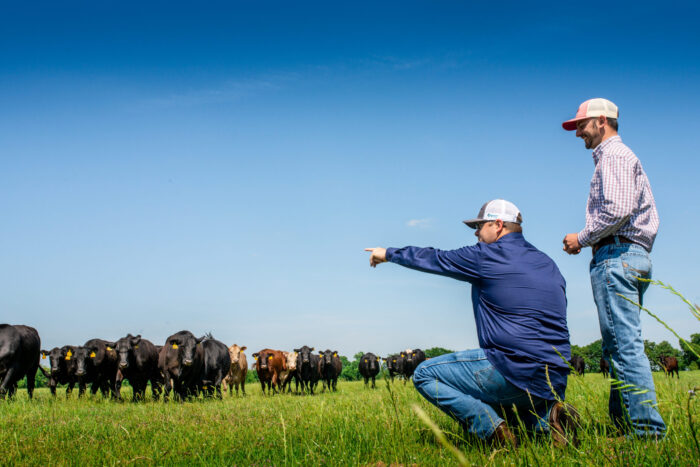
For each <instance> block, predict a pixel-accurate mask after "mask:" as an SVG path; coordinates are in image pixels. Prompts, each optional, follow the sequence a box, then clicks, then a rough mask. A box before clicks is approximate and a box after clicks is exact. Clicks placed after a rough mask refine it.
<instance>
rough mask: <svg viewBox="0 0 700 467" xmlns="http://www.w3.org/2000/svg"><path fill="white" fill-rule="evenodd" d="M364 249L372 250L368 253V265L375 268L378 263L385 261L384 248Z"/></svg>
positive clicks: (366, 249)
mask: <svg viewBox="0 0 700 467" xmlns="http://www.w3.org/2000/svg"><path fill="white" fill-rule="evenodd" d="M365 251H371V252H372V254H371V255H369V265H370V266H372V267H373V268H376V267H377V264H379V263H386V248H379V247H377V248H365Z"/></svg>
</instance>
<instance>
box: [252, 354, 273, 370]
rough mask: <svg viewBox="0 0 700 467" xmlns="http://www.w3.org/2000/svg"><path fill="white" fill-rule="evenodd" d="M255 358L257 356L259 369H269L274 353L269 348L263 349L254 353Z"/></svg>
mask: <svg viewBox="0 0 700 467" xmlns="http://www.w3.org/2000/svg"><path fill="white" fill-rule="evenodd" d="M253 358H255V361H256V363H257V366H258V370H267V369H268V368H269V367H270V364H271V363H272V359H273V358H274V354H273V353H272V352H270V351H268V350H263V351H261V352H258V353H254V354H253Z"/></svg>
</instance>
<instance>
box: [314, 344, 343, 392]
mask: <svg viewBox="0 0 700 467" xmlns="http://www.w3.org/2000/svg"><path fill="white" fill-rule="evenodd" d="M319 354H320V355H319V357H321V363H320V365H319V370H320V373H321V381H322V382H323V391H324V392H325V390H326V386H327V387H328V389H332V390H333V391H337V390H338V377H339V376H340V373H341V371H343V362H341V361H340V357H339V356H338V351H337V350H334V351H332V352H331V351H330V350H328V349H327V350H325V351H323V352H319Z"/></svg>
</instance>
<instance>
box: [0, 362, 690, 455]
mask: <svg viewBox="0 0 700 467" xmlns="http://www.w3.org/2000/svg"><path fill="white" fill-rule="evenodd" d="M654 377H655V380H656V384H657V392H658V396H659V400H660V411H661V414H662V415H663V417H664V419H665V421H666V423H667V424H668V425H669V431H668V435H667V437H666V439H665V440H664V441H662V442H658V443H656V442H648V441H640V440H625V439H620V438H616V434H615V433H614V432H613V431H612V428H611V425H610V424H609V422H608V417H607V395H608V387H609V383H608V382H607V381H605V380H604V379H603V377H602V376H601V375H600V374H589V375H586V376H585V377H583V378H582V377H570V378H569V388H568V391H567V395H568V400H569V402H571V403H572V404H574V406H575V407H577V408H578V409H579V411H580V412H581V413H582V415H583V419H584V420H583V421H584V423H583V426H582V429H581V444H580V446H579V447H578V448H573V447H568V448H563V449H557V448H555V447H553V446H552V445H551V443H550V441H549V438H542V439H535V440H526V441H524V442H523V445H522V446H521V447H520V448H519V449H517V450H515V451H507V450H493V449H491V448H490V447H485V446H482V445H480V444H479V443H478V442H476V441H475V439H473V438H469V437H466V438H465V436H464V435H463V434H462V432H461V430H460V428H459V426H458V425H457V424H456V423H455V422H453V421H452V420H451V419H449V418H448V417H447V416H445V415H443V414H442V413H441V412H440V411H438V410H437V409H435V408H434V407H433V406H431V405H430V404H429V403H427V402H426V401H424V400H423V399H422V398H421V397H420V396H419V394H418V393H417V392H416V391H415V389H413V387H412V384H411V383H410V382H409V383H408V384H406V385H405V386H404V384H403V383H401V382H395V383H394V384H393V385H392V386H391V391H389V390H388V389H387V385H386V384H385V382H384V381H383V380H382V381H378V382H377V388H376V389H374V390H371V389H365V388H364V387H363V383H361V382H339V383H338V389H339V390H338V392H337V393H328V392H327V393H325V394H318V395H315V396H299V395H275V396H263V395H262V394H261V391H260V386H259V385H257V384H250V385H248V394H249V395H248V396H247V397H238V398H236V397H235V396H234V397H228V396H226V397H225V398H224V400H223V401H218V400H208V401H193V402H188V403H185V404H180V403H175V402H170V403H168V404H164V403H162V402H151V401H149V402H145V403H140V404H132V403H114V402H111V401H109V400H103V399H102V398H101V397H100V396H98V397H96V398H90V397H88V398H86V399H83V400H77V391H75V392H74V393H73V395H72V398H71V399H69V400H66V399H65V397H63V396H62V394H63V393H64V392H65V391H61V390H60V389H59V397H57V398H56V400H53V399H52V397H51V395H50V393H49V391H48V389H39V390H37V391H36V392H35V400H33V401H29V400H28V399H27V395H26V390H20V392H19V393H18V394H19V395H18V397H17V398H16V400H14V401H11V402H4V403H0V425H1V429H0V445H1V446H2V447H3V449H2V457H0V463H2V464H3V465H7V464H21V465H51V466H53V465H102V464H107V465H132V464H157V465H172V464H207V465H239V466H249V465H258V466H267V465H297V464H300V465H375V466H377V465H380V466H381V465H385V464H386V465H390V464H396V465H398V464H402V465H412V464H417V465H454V464H456V463H457V460H456V458H455V457H454V455H453V454H452V453H451V452H450V450H448V449H446V448H445V447H443V446H442V445H441V444H440V443H439V442H438V441H437V440H436V439H435V436H434V434H433V432H432V431H431V430H430V429H429V428H428V427H427V426H426V425H425V424H424V423H423V422H422V421H421V420H420V419H419V418H418V417H417V416H416V413H415V412H414V410H413V406H414V405H416V404H417V405H418V406H419V407H421V408H422V409H423V410H425V411H426V413H427V414H428V415H429V416H430V417H431V418H432V420H434V421H435V422H436V423H437V424H438V426H439V427H440V428H441V429H442V430H443V431H444V432H445V434H446V435H447V438H448V440H449V442H450V443H451V444H453V445H455V446H456V447H457V448H458V449H459V450H460V451H462V452H463V454H464V455H465V457H466V459H467V461H468V462H469V463H470V464H474V465H503V464H508V465H526V464H527V465H563V464H576V465H600V464H607V465H620V466H623V465H624V466H629V465H635V466H637V465H694V466H697V465H698V463H699V462H700V452H699V450H698V447H697V445H696V442H695V441H694V439H693V427H692V426H691V418H692V423H693V426H694V430H696V431H700V430H699V429H698V428H700V427H699V426H698V420H700V408H699V404H700V403H699V402H698V397H693V398H691V399H690V400H689V394H688V390H689V389H691V388H693V387H700V371H694V372H682V373H681V378H680V380H676V379H673V380H671V379H667V378H666V377H665V376H664V375H663V374H661V373H657V374H655V375H654ZM128 391H129V388H124V391H123V392H124V395H125V396H128V395H130V394H129V393H128ZM689 403H690V413H689V412H688V404H689ZM689 415H690V417H689ZM697 436H700V433H697Z"/></svg>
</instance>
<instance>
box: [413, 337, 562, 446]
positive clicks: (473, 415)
mask: <svg viewBox="0 0 700 467" xmlns="http://www.w3.org/2000/svg"><path fill="white" fill-rule="evenodd" d="M413 383H414V385H415V386H416V389H417V390H418V392H420V393H421V395H423V397H425V398H426V399H428V400H429V401H430V402H431V403H432V404H434V405H435V406H437V407H438V408H439V409H440V410H442V411H443V412H445V413H446V414H447V415H449V416H451V417H452V418H454V419H455V420H457V421H458V422H460V424H462V426H463V427H464V429H465V430H467V431H469V432H470V433H473V434H475V435H477V436H478V437H479V438H481V439H488V438H489V437H490V436H491V435H492V434H493V432H494V430H495V429H496V427H497V426H498V425H500V424H501V423H502V422H503V421H504V420H503V418H501V414H502V411H501V409H500V407H504V408H508V409H510V408H511V407H512V406H513V405H515V406H516V407H517V408H518V415H519V417H520V419H521V420H522V421H523V423H524V424H525V425H526V426H527V427H529V428H531V429H534V430H535V431H542V432H546V431H548V430H549V426H548V425H547V419H548V414H549V410H550V408H551V407H550V406H551V405H552V404H551V403H549V401H546V400H544V399H540V398H538V397H535V396H532V395H530V394H529V393H527V392H526V391H523V390H522V389H520V388H518V387H517V386H515V385H513V384H511V383H510V382H508V381H507V380H506V379H505V378H503V376H502V375H501V374H500V373H499V372H498V370H496V368H494V367H493V365H491V363H490V362H489V361H488V360H487V359H486V355H485V354H484V351H483V350H481V349H476V350H464V351H461V352H455V353H451V354H446V355H441V356H439V357H436V358H431V359H430V360H426V361H424V362H423V363H421V364H420V365H418V368H416V371H415V373H414V374H413Z"/></svg>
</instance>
